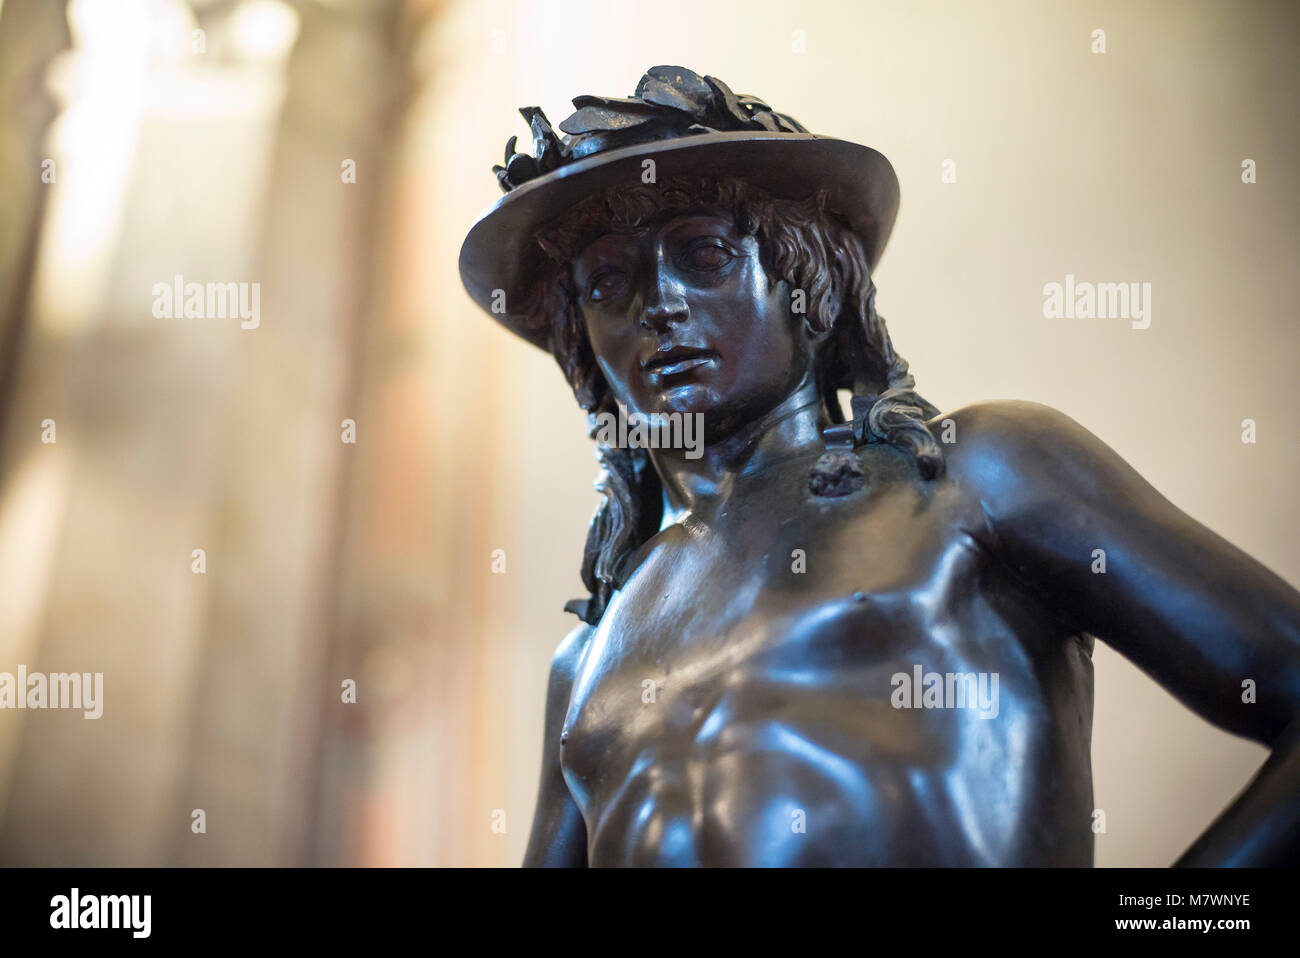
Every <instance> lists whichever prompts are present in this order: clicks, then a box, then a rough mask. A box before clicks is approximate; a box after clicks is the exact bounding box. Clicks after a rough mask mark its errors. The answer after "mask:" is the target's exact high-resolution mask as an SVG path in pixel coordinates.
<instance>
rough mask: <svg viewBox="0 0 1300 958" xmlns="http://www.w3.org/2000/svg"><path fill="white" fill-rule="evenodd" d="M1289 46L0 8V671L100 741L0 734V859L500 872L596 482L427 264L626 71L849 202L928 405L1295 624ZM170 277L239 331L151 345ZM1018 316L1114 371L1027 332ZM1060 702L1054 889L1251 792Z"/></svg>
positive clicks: (1120, 21) (1274, 6)
mask: <svg viewBox="0 0 1300 958" xmlns="http://www.w3.org/2000/svg"><path fill="white" fill-rule="evenodd" d="M1097 30H1102V31H1104V44H1105V47H1104V52H1101V51H1099V50H1096V47H1097V36H1096V34H1095V33H1094V31H1097ZM1298 41H1300V7H1298V6H1297V5H1296V4H1294V3H1289V2H1277V3H1265V2H1251V0H1230V2H1229V0H1223V2H1215V3H1211V2H1204V0H1195V2H1174V0H1163V2H1148V3H1142V4H1131V3H1124V2H1093V0H1086V2H1078V3H1039V2H1029V0H1023V2H1009V0H999V2H986V3H979V4H973V3H967V2H963V0H951V2H910V0H909V2H888V3H882V2H869V3H853V4H848V3H846V4H831V3H820V2H812V0H809V2H803V3H799V4H794V5H791V4H787V3H783V2H779V0H750V2H745V3H734V2H726V0H720V2H715V3H712V4H699V3H693V2H687V0H673V2H664V3H659V4H651V5H646V4H611V3H607V2H603V0H593V2H581V3H579V2H566V3H558V2H548V3H545V4H542V3H528V2H504V0H292V2H290V0H203V2H200V0H188V2H187V0H70V2H67V3H64V2H62V0H3V5H2V6H0V110H2V111H3V112H2V113H0V310H3V312H2V313H0V321H2V323H3V326H2V328H0V337H2V338H0V350H2V352H0V671H8V672H15V671H16V670H17V668H18V666H19V665H26V666H27V668H28V670H29V671H33V672H34V671H44V672H57V671H77V672H102V673H104V713H103V717H102V718H101V719H99V720H97V721H87V720H85V719H83V718H82V717H81V713H80V712H69V711H30V710H28V711H11V710H6V711H0V863H2V864H8V865H171V864H179V865H199V864H208V865H291V864H321V865H335V864H348V865H351V864H356V865H512V864H517V863H518V862H519V860H520V858H521V856H522V854H523V849H524V845H525V843H526V839H527V834H528V828H529V824H530V821H531V816H532V809H533V801H534V796H535V789H536V783H537V775H538V770H539V766H540V759H541V741H542V729H541V724H540V720H541V716H542V704H543V696H544V688H545V682H546V676H547V668H548V662H549V658H550V655H551V652H552V650H553V648H554V646H555V644H556V643H557V642H558V641H559V639H560V638H561V637H562V636H563V635H564V634H565V632H567V631H568V630H569V628H571V626H572V625H573V623H574V619H573V618H572V617H571V616H569V615H566V614H565V613H564V612H562V611H561V606H562V604H563V603H564V601H565V600H567V599H570V598H573V597H577V596H580V595H582V594H583V592H582V588H581V585H580V581H579V577H578V565H579V560H580V556H581V549H582V544H583V541H584V538H585V532H586V524H587V520H588V518H589V516H590V513H591V510H592V509H593V508H594V506H595V505H596V501H597V500H596V495H595V493H594V492H592V490H591V480H592V478H593V476H594V473H595V462H594V459H593V457H592V448H591V445H590V443H589V441H588V440H587V439H586V436H585V424H584V418H583V416H582V414H581V413H580V411H579V410H578V409H577V407H576V405H575V403H574V401H573V398H572V395H571V394H570V393H569V391H568V389H567V387H566V386H565V384H564V382H563V379H562V377H561V376H560V374H559V372H558V370H557V369H556V368H555V366H554V363H553V361H552V360H551V359H550V358H549V357H548V356H546V355H544V354H542V353H541V352H539V351H536V350H533V349H532V348H530V347H528V346H526V345H524V344H523V343H522V342H520V341H517V340H514V339H513V338H512V337H511V336H509V335H508V334H506V333H504V332H503V331H501V330H499V329H498V328H496V326H495V325H494V324H493V323H492V322H491V321H490V320H489V319H488V318H487V317H486V316H484V315H482V314H480V313H478V312H477V311H476V309H475V308H474V307H473V305H472V304H471V302H470V300H469V298H468V296H467V295H466V294H465V293H464V291H463V289H462V287H461V284H460V281H459V276H458V274H457V271H456V257H457V253H458V250H459V246H460V243H461V240H462V238H463V237H464V234H465V232H466V230H467V228H468V226H469V224H470V223H471V222H472V221H473V219H474V217H475V216H476V215H477V213H478V212H479V211H480V210H481V209H482V208H484V207H486V206H487V205H488V204H490V203H491V202H493V201H494V200H495V199H496V198H497V197H498V196H499V190H498V188H497V186H496V183H495V181H494V178H493V176H492V174H491V172H490V169H489V168H490V166H491V164H492V163H495V162H500V159H501V153H502V148H503V146H504V144H505V141H506V139H507V138H508V137H509V136H511V135H514V134H518V135H520V136H521V137H523V138H526V136H527V130H526V128H525V126H524V124H523V121H522V120H521V119H520V118H519V116H518V114H517V113H516V112H515V111H516V109H517V108H518V107H521V106H528V105H541V106H542V107H543V108H544V109H545V110H546V111H547V113H548V115H549V116H550V118H551V120H552V121H553V122H555V123H558V122H559V121H560V120H562V119H563V118H564V117H565V116H567V115H568V113H569V112H570V108H569V104H568V100H569V98H571V97H573V96H576V95H578V94H583V93H603V94H611V95H619V96H624V95H629V94H630V93H631V92H632V89H633V88H634V87H635V85H636V82H637V80H638V79H639V77H640V75H641V73H642V72H643V71H644V70H645V69H646V68H648V67H650V66H652V65H654V64H659V63H669V64H681V65H684V66H687V67H689V68H691V69H693V70H696V71H698V72H700V73H710V74H713V75H716V76H719V77H721V78H722V79H724V80H725V81H726V82H727V83H728V84H730V85H731V87H732V88H733V89H735V90H736V91H737V92H742V93H752V94H754V95H756V96H760V97H762V98H764V99H765V100H767V101H768V102H769V103H770V104H771V105H772V106H773V107H774V108H775V109H777V110H780V111H783V112H787V113H790V114H791V115H793V116H794V117H796V118H797V119H798V120H800V121H801V122H802V123H803V124H804V125H805V126H807V127H808V128H809V129H811V130H813V131H814V132H818V133H824V134H827V135H833V136H838V137H841V138H844V139H849V140H854V141H858V142H862V143H866V144H869V145H871V146H874V147H876V148H878V149H880V150H881V151H882V152H884V153H885V154H886V155H887V156H888V157H890V159H891V160H892V161H893V163H894V165H895V167H896V168H897V170H898V173H899V177H900V180H901V183H902V206H901V212H900V215H899V220H898V224H897V228H896V230H895V232H894V236H893V239H892V241H891V243H890V246H889V249H888V251H887V252H886V254H885V256H884V259H883V261H882V263H881V266H880V268H879V270H878V271H877V276H876V281H877V284H878V286H879V290H880V293H879V299H878V302H879V305H880V309H881V312H882V314H883V315H885V316H886V317H887V318H888V319H889V321H890V326H891V329H892V332H893V336H894V341H895V343H896V345H897V346H898V349H899V351H900V352H901V353H902V354H903V355H904V356H906V357H907V358H908V359H909V360H910V361H911V363H912V369H913V371H914V372H915V374H916V377H917V381H918V383H919V386H920V388H921V391H922V392H923V393H924V394H925V395H926V396H927V397H928V398H929V399H930V400H931V401H933V402H934V403H936V404H937V405H938V406H940V407H941V408H955V407H957V406H960V405H964V404H966V403H969V402H974V401H977V400H982V399H995V398H1019V399H1027V400H1034V401H1038V402H1042V403H1047V404H1049V405H1053V406H1056V407H1058V408H1060V409H1062V410H1063V411H1065V412H1066V413H1068V414H1069V415H1071V416H1073V417H1074V418H1075V419H1077V420H1079V421H1080V422H1081V423H1083V424H1084V425H1085V426H1086V427H1088V428H1089V429H1090V430H1092V431H1093V432H1094V433H1096V434H1097V435H1099V436H1100V437H1101V438H1102V439H1104V440H1105V441H1106V442H1108V443H1109V444H1111V445H1112V446H1113V447H1114V448H1115V449H1116V450H1118V451H1119V453H1120V454H1121V455H1123V456H1124V457H1125V458H1126V459H1127V460H1128V461H1129V462H1130V463H1132V464H1133V465H1134V466H1135V467H1136V468H1137V469H1138V470H1139V471H1140V472H1142V473H1143V474H1144V475H1145V476H1146V477H1147V478H1148V479H1150V481H1151V482H1152V483H1153V484H1154V485H1155V486H1156V487H1157V488H1158V489H1159V490H1160V491H1161V492H1163V493H1164V494H1165V495H1166V496H1168V497H1169V498H1170V499H1171V500H1172V501H1173V502H1174V503H1175V504H1177V505H1178V506H1179V507H1181V508H1182V509H1184V510H1186V511H1187V512H1189V513H1190V514H1191V515H1193V516H1195V517H1196V518H1198V519H1200V520H1201V521H1202V522H1204V523H1206V524H1207V525H1208V526H1209V527H1211V528H1212V529H1214V530H1215V531H1216V532H1218V533H1219V534H1221V535H1223V536H1225V537H1226V538H1227V539H1229V540H1230V541H1232V542H1233V543H1235V544H1236V545H1238V546H1240V547H1241V548H1243V549H1244V550H1246V551H1247V552H1249V553H1250V554H1252V555H1254V556H1256V557H1257V558H1258V559H1259V560H1260V561H1262V562H1264V563H1265V564H1266V565H1268V566H1269V567H1270V568H1272V569H1273V570H1274V571H1276V572H1277V573H1278V574H1279V575H1281V576H1282V577H1283V578H1285V579H1287V580H1288V581H1289V582H1291V583H1292V584H1297V583H1300V545H1297V541H1298V537H1297V530H1298V528H1300V521H1298V520H1300V503H1298V500H1297V496H1296V479H1295V477H1296V475H1297V472H1300V444H1297V442H1296V437H1297V435H1298V434H1300V408H1298V404H1297V402H1296V397H1297V386H1296V371H1297V368H1300V332H1298V331H1297V324H1296V306H1295V302H1296V296H1295V263H1296V259H1297V252H1298V251H1300V249H1298V247H1300V235H1298V233H1300V186H1298V185H1297V178H1296V171H1297V169H1300V135H1298V131H1297V116H1296V103H1297V94H1298V93H1300V70H1298V68H1297V63H1298V62H1300V58H1297V55H1296V54H1297V46H1298ZM1094 51H1095V52H1094ZM1248 159H1249V160H1253V161H1254V169H1255V170H1256V182H1254V183H1245V182H1243V178H1242V170H1243V162H1244V161H1246V160H1248ZM948 160H951V161H953V162H952V164H951V165H945V161H948ZM349 170H351V171H352V173H351V176H349ZM945 170H947V171H949V173H950V174H951V173H953V172H955V182H945V177H944V172H945ZM947 179H949V180H952V179H953V177H952V176H951V175H949V176H948V177H947ZM177 274H181V275H183V276H184V277H185V280H186V281H187V282H188V281H198V282H236V283H238V282H250V283H251V282H257V283H259V284H260V289H261V301H260V308H261V315H260V324H259V325H258V327H257V328H256V329H243V328H241V325H240V322H239V321H238V320H237V319H180V318H158V317H156V316H155V315H154V311H153V309H152V308H151V307H152V305H153V302H154V293H153V292H152V288H153V285H154V284H155V283H170V282H172V280H173V277H174V276H175V275H177ZM1067 274H1073V275H1074V276H1075V277H1076V278H1077V279H1078V280H1080V281H1084V280H1086V281H1092V282H1099V281H1100V282H1149V283H1151V284H1152V300H1151V325H1150V328H1148V329H1144V330H1137V329H1133V328H1132V327H1131V325H1130V324H1129V323H1128V322H1127V321H1124V320H1100V319H1091V320H1085V319H1074V320H1065V319H1045V318H1044V316H1043V308H1042V304H1043V285H1044V284H1045V283H1049V282H1058V283H1063V282H1064V281H1065V277H1066V275H1067ZM1244 419H1253V420H1254V421H1255V423H1256V424H1257V442H1255V443H1254V444H1246V443H1243V442H1242V438H1241V435H1242V421H1243V420H1244ZM48 420H52V421H53V423H54V429H55V430H56V432H54V433H53V438H54V439H55V441H53V442H50V441H48V440H49V439H50V438H51V434H50V429H49V427H48V423H47V421H48ZM344 420H352V421H353V422H354V423H355V439H356V441H355V442H354V443H349V442H344V441H342V440H343V431H344V429H343V426H342V425H341V424H342V423H343V421H344ZM43 439H44V440H45V441H43ZM195 550H203V552H202V554H201V561H200V559H198V558H196V557H195ZM494 550H504V553H505V562H506V568H505V572H504V573H503V574H494V573H493V571H492V563H493V559H492V557H493V552H494ZM200 567H201V569H202V571H196V569H197V568H200ZM1096 677H1097V695H1096V723H1095V738H1094V759H1093V763H1094V770H1095V780H1096V804H1097V806H1098V807H1099V808H1101V809H1103V810H1104V811H1105V812H1106V832H1105V833H1104V834H1101V835H1098V840H1097V862H1098V864H1099V865H1163V864H1168V863H1169V862H1171V861H1172V860H1173V859H1174V858H1175V857H1176V856H1177V855H1178V854H1179V853H1180V852H1181V851H1182V850H1183V849H1184V848H1185V847H1186V846H1187V845H1188V844H1189V843H1190V842H1191V841H1192V840H1193V839H1194V838H1195V837H1196V836H1197V835H1198V834H1199V832H1200V831H1201V830H1202V829H1203V828H1204V827H1205V826H1206V825H1208V823H1209V822H1210V821H1211V819H1212V818H1213V817H1214V816H1215V815H1216V814H1217V812H1218V811H1219V810H1220V809H1221V808H1222V807H1223V805H1224V804H1225V803H1226V802H1228V801H1229V800H1230V799H1231V797H1232V796H1233V795H1234V794H1235V793H1236V792H1237V791H1238V790H1239V789H1240V788H1241V787H1242V786H1243V785H1244V784H1245V782H1246V781H1247V779H1248V778H1249V777H1250V776H1251V775H1252V774H1253V772H1254V770H1255V769H1256V768H1257V767H1258V765H1259V764H1260V762H1261V761H1262V759H1263V757H1264V754H1265V753H1264V750H1263V749H1262V748H1260V747H1259V746H1257V745H1254V744H1252V743H1249V742H1246V741H1244V740H1241V739H1237V738H1235V737H1233V736H1231V735H1228V734H1226V733H1223V732H1219V731H1217V730H1215V729H1214V728H1212V727H1211V726H1209V725H1207V724H1206V723H1204V722H1202V721H1201V720H1199V719H1198V718H1196V717H1195V716H1194V715H1192V714H1191V713H1190V712H1189V711H1187V710H1186V709H1184V708H1183V707H1182V706H1181V705H1179V704H1178V703H1177V702H1175V701H1174V700H1173V699H1172V698H1171V697H1170V696H1169V695H1168V694H1166V693H1165V692H1164V691H1162V690H1161V689H1159V688H1158V687H1157V686H1155V685H1154V684H1153V683H1152V682H1151V681H1149V680H1148V679H1146V678H1145V677H1144V676H1143V675H1142V674H1141V673H1139V672H1138V671H1137V670H1136V669H1134V668H1133V667H1132V666H1131V665H1129V664H1128V663H1127V662H1126V661H1125V660H1123V659H1121V658H1119V657H1118V656H1117V655H1115V654H1114V653H1112V652H1110V651H1109V650H1108V649H1107V648H1105V647H1104V646H1103V645H1101V644H1099V645H1098V647H1097V652H1096ZM347 679H353V680H355V682H356V689H357V700H356V704H344V703H343V702H341V701H340V699H341V695H340V688H341V684H342V683H343V682H344V681H345V680H347ZM194 809H203V810H204V812H205V814H206V826H207V831H206V833H204V834H195V833H194V832H193V831H192V830H191V822H192V812H193V810H194ZM494 823H495V824H496V826H497V827H496V828H494V827H493V826H494Z"/></svg>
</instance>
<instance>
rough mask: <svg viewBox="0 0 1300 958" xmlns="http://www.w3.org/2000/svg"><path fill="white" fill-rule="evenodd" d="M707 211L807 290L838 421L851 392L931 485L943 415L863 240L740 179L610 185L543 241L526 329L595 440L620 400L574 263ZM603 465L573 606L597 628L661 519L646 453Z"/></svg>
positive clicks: (807, 207) (857, 410) (631, 452)
mask: <svg viewBox="0 0 1300 958" xmlns="http://www.w3.org/2000/svg"><path fill="white" fill-rule="evenodd" d="M700 208H707V209H714V210H719V211H724V212H727V213H729V214H730V215H731V216H732V217H733V221H734V222H735V224H736V228H737V229H739V230H741V231H742V232H744V233H746V234H749V235H753V236H755V237H756V238H757V240H758V243H759V249H760V255H761V258H762V262H763V265H764V268H765V269H767V271H768V273H769V275H770V276H772V277H775V278H779V279H781V280H784V281H785V282H786V283H787V284H788V285H789V286H790V287H791V289H798V290H803V291H804V295H805V302H806V305H807V310H806V312H805V313H804V317H803V318H804V322H805V323H806V324H807V326H808V328H809V330H810V331H811V332H813V333H829V336H828V337H827V339H826V341H825V342H824V343H823V345H822V347H821V348H820V350H819V351H818V354H817V359H816V368H815V373H816V376H817V383H818V387H819V389H820V391H821V394H822V401H823V405H824V407H825V410H826V414H827V417H828V418H829V419H830V421H831V422H833V423H842V422H845V416H844V413H843V410H842V409H841V407H840V402H839V398H838V390H840V389H849V390H851V391H852V396H853V399H852V403H851V405H852V412H853V416H852V422H853V436H854V441H855V443H856V444H863V443H874V442H884V443H888V444H890V445H893V446H895V447H897V448H899V449H902V450H904V451H906V452H908V453H909V454H910V455H911V456H912V457H913V458H914V460H915V461H916V464H917V468H918V470H919V472H920V474H921V476H922V477H923V478H925V479H934V478H936V477H937V476H939V475H940V474H941V473H942V471H943V465H944V459H943V452H942V449H941V447H940V446H939V444H938V443H937V442H936V440H935V438H934V436H933V434H932V433H931V432H930V430H929V428H928V427H927V426H926V424H925V419H927V418H929V417H932V416H935V415H937V414H938V410H937V409H936V408H935V407H934V406H932V405H931V404H930V403H928V402H926V400H924V399H923V398H921V397H920V396H919V395H918V394H917V393H916V391H915V381H914V380H913V378H912V375H911V373H909V372H908V367H907V362H906V361H905V360H904V359H903V358H902V357H901V356H899V355H898V354H897V353H896V352H895V351H894V345H893V343H892V342H891V340H890V338H889V332H888V330H887V329H886V328H885V322H884V320H883V319H882V318H881V317H880V316H879V314H877V312H876V305H875V298H876V287H875V284H874V283H873V282H872V281H871V274H870V270H869V267H868V264H867V258H866V252H865V250H864V249H863V246H862V242H861V240H860V239H859V238H858V236H857V234H856V233H855V232H854V231H853V230H852V229H851V228H850V227H849V226H848V225H847V224H846V223H845V222H844V221H843V220H842V219H841V218H840V217H839V216H838V215H836V214H835V213H834V212H832V211H831V210H830V209H828V206H827V196H826V194H825V193H824V192H819V193H816V194H814V195H813V196H811V197H809V198H807V199H804V200H788V199H780V198H776V197H773V196H770V195H768V194H767V193H765V192H763V191H761V190H759V189H757V188H755V187H753V186H751V185H750V184H748V183H747V182H745V181H744V180H740V179H734V178H727V179H716V178H713V177H709V176H704V175H696V176H684V177H674V178H673V179H670V180H665V181H664V182H662V183H659V184H654V185H644V186H643V185H637V186H631V187H611V188H609V189H607V190H605V191H604V192H602V193H600V194H597V195H596V196H593V197H592V198H590V199H588V200H587V201H586V202H584V203H582V204H580V205H579V206H577V207H575V208H573V209H572V210H570V211H568V212H567V213H566V214H565V215H563V216H562V217H560V218H559V219H557V220H555V221H553V222H552V223H550V224H548V225H547V226H546V227H545V228H544V229H542V230H541V231H539V233H538V234H537V236H536V241H537V243H538V244H539V245H540V246H541V248H542V250H543V251H544V252H545V254H546V257H547V259H548V260H549V268H548V269H546V270H545V271H544V275H543V276H542V277H541V278H540V279H539V281H538V283H537V284H536V286H535V287H534V290H533V296H532V301H531V303H530V306H529V310H528V313H529V324H530V325H534V326H535V328H541V329H549V333H550V336H549V338H550V345H551V352H552V354H553V355H554V356H555V359H556V361H557V362H558V363H559V365H560V368H561V369H562V370H563V371H564V375H565V377H566V378H567V379H568V381H569V385H570V386H571V387H572V389H573V392H574V395H575V396H576V397H577V400H578V403H579V405H580V406H581V407H582V408H583V409H585V410H586V411H587V413H588V421H589V422H590V423H591V429H592V438H593V439H594V438H595V432H596V423H597V419H598V417H599V416H600V414H602V413H611V412H615V411H616V401H615V397H614V396H613V393H612V391H611V389H610V387H609V384H608V383H607V382H606V381H605V378H604V376H603V374H602V373H601V372H600V369H599V367H598V365H597V363H596V357H595V354H594V352H593V351H592V347H591V342H590V340H589V339H588V336H587V331H586V325H585V323H584V321H583V316H582V311H581V309H580V307H579V305H578V298H577V295H576V290H575V288H574V286H573V281H572V276H571V273H570V268H569V267H570V263H571V262H572V261H573V259H574V258H575V257H576V256H577V255H578V254H579V253H580V252H581V251H582V249H583V248H585V246H586V245H587V244H588V243H589V242H591V241H592V240H594V239H596V238H597V237H598V236H600V235H603V234H606V233H631V232H634V231H636V230H639V229H640V228H642V227H643V226H644V225H645V224H646V223H648V222H650V221H651V220H652V219H654V218H656V217H658V216H660V215H661V214H663V213H665V212H672V211H675V210H683V211H685V210H689V209H700ZM597 457H598V459H599V460H600V463H601V471H600V473H599V475H598V476H597V480H596V489H597V490H598V491H599V492H601V493H602V494H603V495H604V501H603V502H602V503H601V505H600V506H599V507H598V508H597V510H596V514H595V515H594V516H593V517H592V521H591V527H590V529H589V531H588V534H587V545H586V549H585V550H584V555H583V560H582V581H583V584H584V585H585V586H586V588H587V589H588V591H589V592H590V597H589V598H588V599H585V600H574V601H572V602H570V603H568V604H566V605H565V608H566V609H567V610H569V611H571V612H574V613H576V614H577V615H578V616H579V617H580V618H581V619H583V620H584V621H586V622H588V623H589V624H591V625H595V624H596V623H598V622H599V621H600V618H601V616H602V615H603V614H604V611H605V607H606V605H607V604H608V602H609V600H610V597H611V596H612V595H613V593H614V592H615V591H617V590H618V589H619V588H620V587H621V586H622V584H623V579H622V577H623V570H624V567H625V566H626V564H627V560H628V558H629V557H630V556H631V555H632V553H633V552H635V551H636V550H637V549H638V548H639V547H640V546H641V545H642V544H644V543H645V542H646V541H648V540H649V539H650V538H651V537H652V536H654V535H655V533H656V532H658V531H659V528H660V525H661V523H662V520H663V490H662V486H661V484H660V481H659V476H658V474H657V473H656V472H655V470H654V468H653V466H652V465H651V464H650V461H649V454H648V452H647V451H646V450H645V449H623V448H616V447H612V446H606V445H604V444H601V443H599V442H598V443H597Z"/></svg>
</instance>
